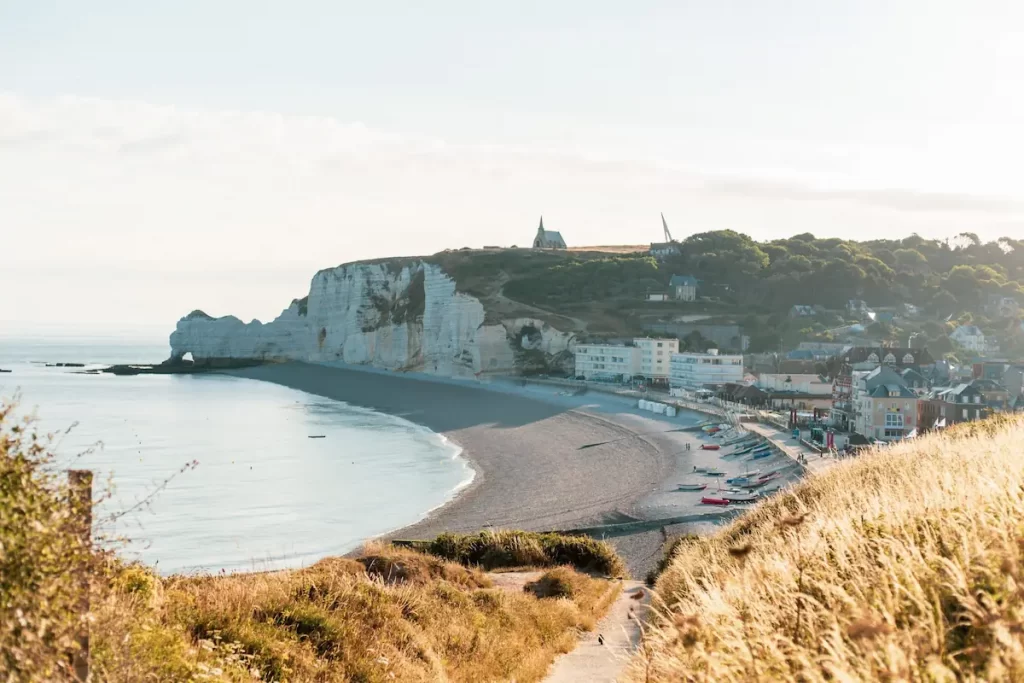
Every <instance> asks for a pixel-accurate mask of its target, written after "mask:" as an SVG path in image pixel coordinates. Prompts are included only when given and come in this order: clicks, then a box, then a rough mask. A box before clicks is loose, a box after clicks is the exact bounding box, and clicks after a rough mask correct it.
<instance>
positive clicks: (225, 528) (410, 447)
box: [0, 334, 473, 574]
mask: <svg viewBox="0 0 1024 683" xmlns="http://www.w3.org/2000/svg"><path fill="white" fill-rule="evenodd" d="M169 351H170V349H169V347H168V344H167V341H166V337H161V336H160V335H151V334H147V335H118V336H98V335H92V336H81V335H80V336H63V337H62V336H54V335H36V336H23V337H16V336H0V369H4V370H10V371H11V372H10V373H2V374H0V400H2V401H11V400H17V403H18V405H17V408H16V411H17V413H18V414H19V415H22V416H24V415H33V416H34V419H35V421H34V427H35V429H36V430H37V431H38V432H40V433H44V434H49V435H52V436H53V442H52V447H53V449H54V451H55V453H56V454H57V456H58V458H57V460H58V464H59V466H60V467H62V468H65V467H66V468H80V469H91V470H93V472H94V477H95V486H94V498H96V499H101V501H102V502H101V503H100V504H99V506H98V510H97V513H96V534H97V536H102V537H104V538H107V539H109V540H108V541H106V542H108V543H112V544H115V546H116V548H117V550H118V552H119V553H120V554H121V555H122V556H123V557H126V558H127V559H130V560H136V559H137V560H141V561H143V562H145V563H147V564H149V565H151V566H154V567H156V569H157V570H158V571H159V572H160V573H162V574H171V573H205V572H220V571H228V572H231V571H261V570H270V569H279V568H285V567H297V566H305V565H308V564H312V563H313V562H315V561H316V560H318V559H320V558H322V557H325V556H329V555H337V554H342V553H345V552H348V551H350V550H353V549H355V548H357V547H359V546H360V545H361V544H362V543H364V542H365V541H366V540H367V539H371V538H373V537H375V536H379V535H381V534H384V533H386V532H389V531H393V530H395V529H398V528H401V527H403V526H406V525H408V524H412V523H414V522H416V521H417V520H419V519H421V518H422V517H423V516H425V515H426V514H427V513H428V512H429V511H430V510H432V509H434V508H436V507H438V506H440V505H443V504H444V503H445V502H447V501H449V500H450V499H451V498H452V497H453V496H454V495H456V493H457V492H458V490H459V489H460V488H462V487H464V486H466V485H467V484H469V482H470V481H471V480H472V477H473V471H472V469H471V468H470V467H469V464H468V463H467V462H466V461H465V460H464V459H463V458H461V457H460V455H459V454H460V449H459V448H458V447H457V446H456V445H454V444H452V443H450V442H448V441H447V440H446V439H445V438H444V437H443V436H440V435H438V434H435V433H433V432H431V431H430V430H428V429H426V428H424V427H421V426H419V425H415V424H413V423H411V422H408V421H406V420H403V419H401V418H398V417H394V416H391V415H384V414H381V413H378V412H374V411H371V410H367V409H363V408H359V407H356V406H352V405H348V404H346V403H342V402H339V401H332V400H329V399H325V398H321V397H318V396H313V395H309V394H305V393H303V392H300V391H295V390H293V389H289V388H285V387H281V386H278V385H275V384H269V383H265V382H260V381H256V380H249V379H242V378H235V377H230V376H226V375H217V374H203V375H139V376H134V377H120V376H114V375H104V374H87V373H86V372H85V371H87V370H90V369H94V368H98V367H102V366H105V365H110V364H115V363H156V362H160V361H162V360H164V359H165V358H167V356H168V355H169ZM56 363H83V364H85V366H86V367H85V368H77V367H70V368H69V367H52V365H53V364H56ZM48 365H51V366H48ZM311 436H322V437H323V438H309V437H311Z"/></svg>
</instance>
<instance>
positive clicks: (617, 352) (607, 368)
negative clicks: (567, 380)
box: [574, 344, 640, 380]
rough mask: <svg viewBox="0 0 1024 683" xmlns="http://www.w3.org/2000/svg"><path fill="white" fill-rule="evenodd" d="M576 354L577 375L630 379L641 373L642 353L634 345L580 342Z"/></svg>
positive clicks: (585, 377)
mask: <svg viewBox="0 0 1024 683" xmlns="http://www.w3.org/2000/svg"><path fill="white" fill-rule="evenodd" d="M575 356H576V373H575V375H574V376H576V377H583V378H584V379H624V380H630V379H632V378H633V375H639V374H640V353H639V349H637V348H635V347H633V346H624V345H622V344H579V345H578V346H577V347H576V350H575Z"/></svg>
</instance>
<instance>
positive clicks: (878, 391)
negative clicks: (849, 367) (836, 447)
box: [854, 380, 919, 441]
mask: <svg viewBox="0 0 1024 683" xmlns="http://www.w3.org/2000/svg"><path fill="white" fill-rule="evenodd" d="M862 381H863V380H862ZM857 401H858V402H857V415H856V423H855V428H854V431H855V432H857V433H858V434H861V435H863V436H866V437H868V438H869V439H870V438H874V439H878V440H879V441H899V440H900V439H902V438H903V437H905V436H906V435H907V434H909V433H910V432H911V431H913V430H915V429H917V428H918V403H919V399H918V397H917V394H915V393H914V392H913V391H911V390H910V389H909V388H908V387H906V386H905V385H903V384H899V383H896V384H882V383H879V384H876V385H875V386H874V388H872V389H868V390H865V391H864V392H863V393H860V394H859V395H858V398H857Z"/></svg>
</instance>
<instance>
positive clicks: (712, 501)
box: [700, 496, 729, 505]
mask: <svg viewBox="0 0 1024 683" xmlns="http://www.w3.org/2000/svg"><path fill="white" fill-rule="evenodd" d="M700 502H701V503H703V504H704V505H728V504H729V501H727V500H726V499H725V498H715V497H712V496H703V497H702V498H701V499H700Z"/></svg>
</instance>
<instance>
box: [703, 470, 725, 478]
mask: <svg viewBox="0 0 1024 683" xmlns="http://www.w3.org/2000/svg"><path fill="white" fill-rule="evenodd" d="M704 474H705V475H706V476H709V477H724V476H725V472H723V471H722V470H705V471H704Z"/></svg>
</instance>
